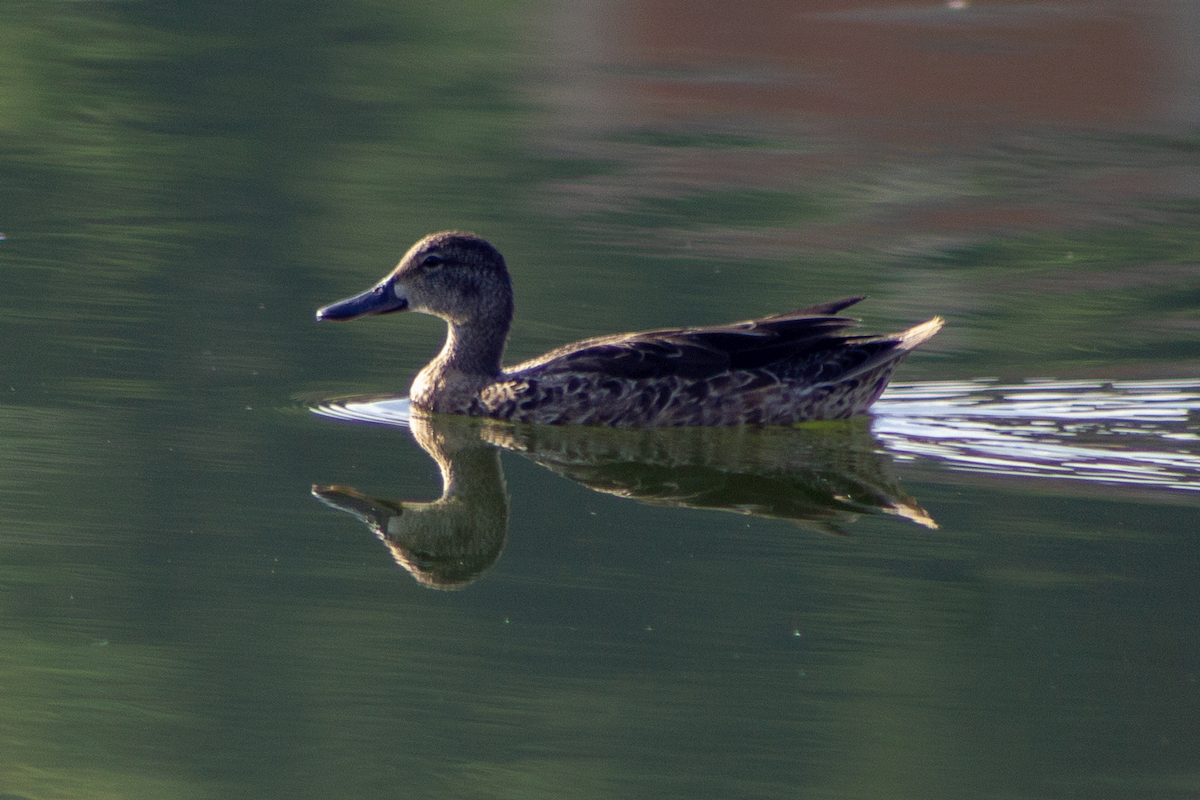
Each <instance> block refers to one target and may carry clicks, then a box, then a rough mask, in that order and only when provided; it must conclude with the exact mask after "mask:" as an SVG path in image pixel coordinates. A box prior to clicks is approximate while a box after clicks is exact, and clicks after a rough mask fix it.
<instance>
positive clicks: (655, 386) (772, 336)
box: [317, 231, 942, 427]
mask: <svg viewBox="0 0 1200 800" xmlns="http://www.w3.org/2000/svg"><path fill="white" fill-rule="evenodd" d="M862 299H863V298H861V297H848V298H845V299H843V300H835V301H833V302H829V303H822V304H820V305H815V306H810V307H809V308H804V309H799V310H797V311H791V312H788V313H784V314H776V315H774V316H770V317H764V318H763V319H757V320H748V321H745V322H737V323H733V324H730V325H719V326H713V327H705V328H676V329H669V330H658V331H646V332H643V333H626V334H617V335H614V336H602V337H598V338H595V339H587V340H584V341H582V342H576V343H575V344H570V345H566V346H565V347H560V348H558V349H557V350H554V351H551V352H549V353H547V354H546V355H544V356H541V357H539V358H535V359H533V360H531V361H526V362H524V363H521V364H517V365H516V366H513V367H509V368H508V369H502V368H501V366H500V359H501V356H502V355H503V352H504V342H505V339H506V338H507V336H508V329H509V326H510V325H511V323H512V309H513V300H512V284H511V281H510V279H509V275H508V269H507V267H506V266H505V264H504V258H503V257H502V256H501V255H500V253H499V252H498V251H497V250H496V249H495V248H494V247H492V246H491V245H490V244H488V243H487V242H486V241H484V240H483V239H480V238H479V237H477V236H475V235H473V234H469V233H460V232H456V231H448V232H445V233H435V234H432V235H430V236H427V237H425V238H424V239H422V240H421V241H419V242H417V243H416V244H415V245H413V247H412V248H411V249H410V250H409V251H408V253H406V254H405V256H404V258H403V259H401V261H400V264H399V265H398V266H397V267H396V269H395V270H394V271H393V272H392V273H391V274H390V275H388V276H387V277H386V278H384V279H383V281H381V282H380V283H379V284H377V285H376V286H375V287H373V288H372V289H370V290H368V291H367V292H364V293H363V294H361V295H358V296H356V297H352V298H349V299H347V300H342V301H341V302H338V303H334V304H332V305H329V306H326V307H325V308H322V309H321V310H320V311H318V312H317V318H318V319H323V320H324V319H354V318H355V317H360V316H367V315H372V314H386V313H390V312H393V311H404V310H412V311H421V312H424V313H427V314H433V315H434V316H438V317H441V318H442V319H444V320H446V322H447V323H448V324H449V326H450V328H449V332H448V334H447V337H446V344H445V346H443V348H442V351H441V352H440V353H439V354H438V355H437V357H436V358H434V359H433V361H431V362H430V363H429V364H428V365H427V366H426V367H425V368H424V369H423V370H421V372H420V373H419V374H418V375H417V377H416V379H415V380H414V381H413V384H412V389H411V399H412V403H413V405H414V406H415V407H417V408H420V409H424V410H426V411H432V412H435V413H444V414H467V415H470V416H479V417H491V418H494V419H501V420H510V421H513V422H531V423H541V424H551V425H560V424H577V425H606V426H616V427H655V426H667V425H675V426H678V425H744V424H756V425H757V424H761V425H780V424H791V423H795V422H804V421H808V420H822V419H842V418H845V417H852V416H855V415H857V414H862V413H863V412H865V411H866V410H867V408H868V407H870V405H871V404H872V403H873V402H875V400H876V399H877V398H878V397H879V395H880V394H881V393H882V392H883V389H884V387H885V386H887V382H888V380H889V378H890V377H891V374H892V371H893V370H894V369H895V367H896V365H897V364H898V363H899V362H900V360H901V359H902V358H903V357H904V356H905V355H907V354H908V352H909V351H910V350H912V349H913V348H915V347H916V346H917V345H919V344H921V343H922V342H924V341H925V340H927V339H928V338H929V337H931V336H933V335H934V334H935V333H937V331H938V329H939V328H941V326H942V320H941V319H940V318H937V317H935V318H934V319H931V320H929V321H928V322H924V323H922V324H920V325H917V326H916V327H913V328H910V329H908V330H907V331H904V332H902V333H896V334H890V335H885V336H864V335H858V334H851V333H847V332H846V331H847V329H849V328H853V327H854V326H855V325H857V322H858V321H857V320H855V319H851V318H848V317H839V316H837V314H838V312H839V311H841V310H843V309H845V308H847V307H849V306H851V305H854V304H855V303H857V302H859V301H860V300H862Z"/></svg>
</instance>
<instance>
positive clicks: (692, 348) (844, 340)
mask: <svg viewBox="0 0 1200 800" xmlns="http://www.w3.org/2000/svg"><path fill="white" fill-rule="evenodd" d="M862 299H863V298H862V297H847V298H844V299H842V300H834V301H832V302H828V303H821V304H819V305H815V306H809V307H808V308H802V309H797V310H796V311H789V312H786V313H783V314H775V315H773V316H770V317H764V318H762V319H756V320H747V321H745V322H736V323H733V324H730V325H717V326H712V327H705V328H675V329H667V330H657V331H645V332H642V333H629V334H620V335H616V336H603V337H599V338H596V339H587V340H585V341H582V342H576V343H575V344H571V345H567V346H565V347H561V348H559V349H557V350H554V351H552V352H549V353H547V354H546V355H544V356H542V357H540V358H537V359H534V360H532V361H527V362H525V363H523V364H519V365H517V366H515V367H513V368H511V369H509V370H508V375H509V376H510V377H513V378H521V377H527V376H528V377H532V376H534V375H537V376H545V377H548V376H550V375H559V374H567V373H569V374H576V375H585V374H592V375H596V374H600V375H603V376H605V377H611V378H618V379H631V380H641V379H653V378H665V377H670V376H675V377H680V378H685V379H690V380H699V379H703V378H709V377H713V376H715V375H720V374H722V373H727V372H731V371H739V370H754V369H759V368H763V367H768V366H771V365H776V364H780V363H782V362H795V361H809V360H812V359H813V358H814V357H818V356H819V355H820V354H822V353H828V352H829V351H832V350H835V349H839V348H845V347H846V346H847V345H848V344H850V343H859V344H862V345H867V344H869V343H871V342H875V341H879V347H867V348H866V351H864V352H862V353H860V354H859V357H858V358H851V359H849V361H851V362H854V361H858V362H860V363H861V362H862V361H864V360H868V359H870V358H871V355H872V354H873V353H872V352H869V351H878V350H880V349H892V348H894V347H895V346H896V341H897V340H896V338H895V337H874V336H855V335H847V334H845V333H843V331H845V330H846V329H847V328H852V327H854V326H856V325H857V324H858V320H856V319H853V318H850V317H839V316H835V315H836V314H837V313H838V312H839V311H841V310H842V309H844V308H847V307H849V306H852V305H854V304H855V303H857V302H859V301H860V300H862ZM854 349H858V348H854ZM844 356H845V354H844V353H843V357H839V358H835V359H834V360H835V361H838V362H841V363H840V365H839V369H838V371H842V370H844V369H845V368H846V367H848V366H852V364H847V363H845V362H846V360H847V359H845V358H844ZM817 360H821V359H819V358H817Z"/></svg>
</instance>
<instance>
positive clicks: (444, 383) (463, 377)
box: [410, 322, 508, 414]
mask: <svg viewBox="0 0 1200 800" xmlns="http://www.w3.org/2000/svg"><path fill="white" fill-rule="evenodd" d="M507 336H508V325H502V326H494V327H490V326H483V325H471V324H455V323H453V322H451V323H450V328H449V331H448V332H447V334H446V343H445V344H444V345H443V346H442V351H441V352H440V353H438V354H437V357H436V358H434V359H433V360H432V361H430V362H429V364H427V365H426V366H425V368H424V369H423V370H421V371H420V372H419V373H418V374H417V377H416V378H415V379H414V380H413V384H412V389H411V391H410V396H411V399H412V401H413V403H415V404H416V405H417V406H418V407H421V408H426V409H429V410H431V411H435V412H438V413H442V414H466V413H470V405H471V402H472V401H473V400H474V399H475V398H476V397H477V396H478V395H479V391H480V390H481V389H482V388H483V387H484V386H487V385H488V384H489V383H491V382H492V381H494V380H496V379H497V378H498V377H500V374H501V369H500V359H501V357H502V356H503V355H504V340H505V338H506V337H507Z"/></svg>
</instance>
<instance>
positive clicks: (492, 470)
mask: <svg viewBox="0 0 1200 800" xmlns="http://www.w3.org/2000/svg"><path fill="white" fill-rule="evenodd" d="M409 428H410V430H411V431H412V434H413V438H414V439H416V440H417V444H419V445H420V446H421V448H422V449H423V450H424V451H425V452H427V453H429V455H431V456H433V460H434V461H436V462H437V465H438V469H439V470H440V471H441V473H442V496H441V497H440V498H438V499H437V500H434V501H433V502H432V503H417V502H410V501H399V500H383V499H380V498H376V497H370V496H369V495H365V494H363V493H362V492H360V491H358V490H357V489H353V488H350V487H348V486H314V487H313V489H312V493H313V495H314V496H315V497H317V498H318V499H319V500H321V501H322V502H324V503H326V504H327V505H330V506H332V507H334V508H336V509H339V510H341V511H345V512H348V513H350V514H353V515H354V516H356V517H358V518H359V519H360V520H362V521H363V522H364V523H365V524H366V525H367V527H369V528H370V529H371V530H372V531H374V532H375V535H376V536H378V537H379V538H380V539H381V540H383V543H384V544H386V545H387V546H388V549H389V550H391V551H392V557H393V558H395V559H396V563H397V564H399V565H400V566H401V567H403V568H404V569H406V570H408V572H410V573H411V574H412V576H413V577H414V578H416V579H417V580H418V581H419V582H420V583H422V584H424V585H425V586H429V587H431V588H434V589H456V588H459V587H460V586H464V585H466V584H468V583H470V582H471V581H473V580H475V578H477V577H478V576H479V575H480V574H481V573H482V572H483V571H484V570H486V569H487V568H488V567H490V566H491V565H492V564H494V563H495V562H496V559H497V558H499V557H500V551H501V550H503V549H504V538H505V536H507V534H508V492H507V490H506V489H505V487H504V473H503V471H502V470H501V469H500V454H499V452H498V451H497V450H496V448H495V447H493V446H491V445H490V444H488V443H487V442H485V441H484V440H483V439H482V438H480V436H479V424H478V423H477V422H476V421H474V420H471V419H465V418H447V419H446V420H444V421H443V420H439V421H438V423H437V424H434V423H433V422H431V421H430V420H427V419H413V420H412V422H411V424H410V425H409Z"/></svg>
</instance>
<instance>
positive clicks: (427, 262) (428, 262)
mask: <svg viewBox="0 0 1200 800" xmlns="http://www.w3.org/2000/svg"><path fill="white" fill-rule="evenodd" d="M445 263H446V259H444V258H442V257H441V256H439V255H438V254H437V253H430V254H429V255H427V256H425V257H424V258H422V259H421V266H422V267H429V268H431V269H434V268H437V267H440V266H441V265H442V264H445Z"/></svg>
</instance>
